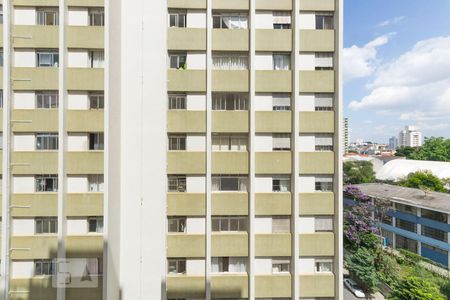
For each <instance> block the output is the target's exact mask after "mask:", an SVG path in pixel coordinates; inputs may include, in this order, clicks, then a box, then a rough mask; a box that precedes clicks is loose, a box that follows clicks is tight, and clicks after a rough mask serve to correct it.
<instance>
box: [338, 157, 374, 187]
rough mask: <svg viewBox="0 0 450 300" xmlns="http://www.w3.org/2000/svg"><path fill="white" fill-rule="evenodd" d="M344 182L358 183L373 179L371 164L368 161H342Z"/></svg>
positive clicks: (368, 181) (372, 180)
mask: <svg viewBox="0 0 450 300" xmlns="http://www.w3.org/2000/svg"><path fill="white" fill-rule="evenodd" d="M344 179H345V183H347V184H349V183H351V184H358V183H370V182H374V181H375V172H374V171H373V164H372V163H371V162H370V161H346V162H344Z"/></svg>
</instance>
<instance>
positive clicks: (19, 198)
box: [11, 193, 58, 218]
mask: <svg viewBox="0 0 450 300" xmlns="http://www.w3.org/2000/svg"><path fill="white" fill-rule="evenodd" d="M11 200H12V205H13V206H15V207H13V208H12V209H11V214H12V216H13V217H33V218H34V217H56V216H57V215H58V195H57V193H32V194H12V199H11ZM20 206H22V207H26V208H22V207H20Z"/></svg>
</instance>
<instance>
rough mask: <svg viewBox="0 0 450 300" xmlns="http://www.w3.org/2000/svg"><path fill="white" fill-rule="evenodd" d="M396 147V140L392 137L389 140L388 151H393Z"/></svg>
mask: <svg viewBox="0 0 450 300" xmlns="http://www.w3.org/2000/svg"><path fill="white" fill-rule="evenodd" d="M397 147H398V138H397V137H395V136H393V137H391V138H390V139H389V149H392V150H395V149H397Z"/></svg>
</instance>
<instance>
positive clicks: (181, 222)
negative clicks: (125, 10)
mask: <svg viewBox="0 0 450 300" xmlns="http://www.w3.org/2000/svg"><path fill="white" fill-rule="evenodd" d="M186 224H187V218H186V217H169V218H167V232H168V233H186ZM173 225H175V230H172V229H173V228H174V227H173Z"/></svg>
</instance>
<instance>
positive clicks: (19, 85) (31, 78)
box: [11, 68, 58, 91]
mask: <svg viewBox="0 0 450 300" xmlns="http://www.w3.org/2000/svg"><path fill="white" fill-rule="evenodd" d="M11 73H12V78H14V79H15V80H13V82H12V86H13V90H22V91H35V90H57V89H58V68H12V71H11Z"/></svg>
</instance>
